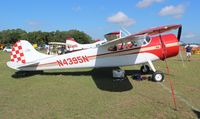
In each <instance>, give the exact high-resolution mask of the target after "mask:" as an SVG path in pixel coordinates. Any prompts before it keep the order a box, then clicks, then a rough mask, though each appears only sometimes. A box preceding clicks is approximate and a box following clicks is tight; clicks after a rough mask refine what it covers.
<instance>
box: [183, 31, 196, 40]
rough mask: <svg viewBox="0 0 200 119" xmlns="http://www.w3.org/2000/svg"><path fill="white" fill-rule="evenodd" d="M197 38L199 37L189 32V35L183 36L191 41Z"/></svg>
mask: <svg viewBox="0 0 200 119" xmlns="http://www.w3.org/2000/svg"><path fill="white" fill-rule="evenodd" d="M195 37H197V36H196V35H195V34H194V33H191V32H189V33H186V34H185V35H184V36H183V38H187V39H191V38H195Z"/></svg>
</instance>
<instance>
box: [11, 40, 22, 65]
mask: <svg viewBox="0 0 200 119" xmlns="http://www.w3.org/2000/svg"><path fill="white" fill-rule="evenodd" d="M10 56H11V60H10V61H11V62H20V63H26V60H25V57H24V53H23V50H22V46H21V43H20V41H18V42H16V43H15V44H14V45H13V47H12V51H11V55H10Z"/></svg>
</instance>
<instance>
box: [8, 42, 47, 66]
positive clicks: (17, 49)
mask: <svg viewBox="0 0 200 119" xmlns="http://www.w3.org/2000/svg"><path fill="white" fill-rule="evenodd" d="M10 56H11V60H10V61H11V62H16V63H23V64H25V63H27V62H33V61H36V60H38V59H41V58H45V57H48V55H45V54H42V53H39V52H38V51H36V50H35V49H34V48H33V46H32V45H31V44H30V43H29V42H28V41H25V40H19V41H18V42H16V43H15V44H14V45H13V47H12V51H11V55H10Z"/></svg>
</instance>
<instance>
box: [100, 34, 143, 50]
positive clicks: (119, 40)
mask: <svg viewBox="0 0 200 119" xmlns="http://www.w3.org/2000/svg"><path fill="white" fill-rule="evenodd" d="M145 38H146V35H134V34H131V35H128V36H125V37H122V38H117V39H114V40H111V41H108V42H106V43H104V44H102V45H101V46H100V47H106V48H107V47H109V46H113V45H117V44H120V43H127V42H131V41H134V40H139V39H145Z"/></svg>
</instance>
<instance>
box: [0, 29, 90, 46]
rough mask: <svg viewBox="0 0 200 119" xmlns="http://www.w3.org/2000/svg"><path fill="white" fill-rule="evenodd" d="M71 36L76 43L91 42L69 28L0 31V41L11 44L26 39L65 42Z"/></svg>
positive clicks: (37, 41) (85, 36) (83, 35)
mask: <svg viewBox="0 0 200 119" xmlns="http://www.w3.org/2000/svg"><path fill="white" fill-rule="evenodd" d="M69 37H72V38H74V39H75V40H76V41H77V42H78V43H81V44H84V43H91V42H92V38H91V37H90V36H89V35H88V34H86V33H84V32H82V31H79V30H69V31H59V30H56V31H52V32H42V31H33V32H28V33H27V32H26V31H24V30H22V29H11V30H10V29H8V30H3V31H0V43H4V44H7V43H9V44H13V43H15V42H16V41H18V40H21V39H23V40H28V41H29V42H31V43H37V44H41V45H42V44H46V43H48V42H55V41H56V42H65V40H66V38H69Z"/></svg>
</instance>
